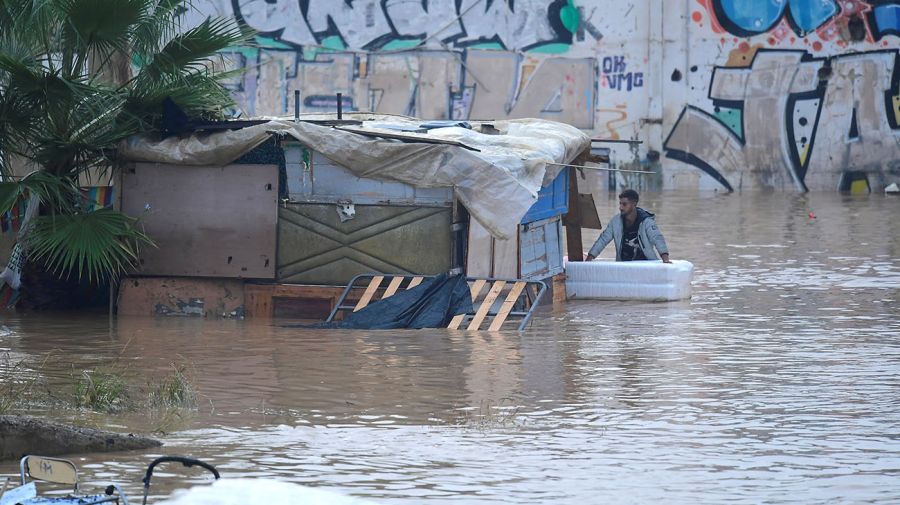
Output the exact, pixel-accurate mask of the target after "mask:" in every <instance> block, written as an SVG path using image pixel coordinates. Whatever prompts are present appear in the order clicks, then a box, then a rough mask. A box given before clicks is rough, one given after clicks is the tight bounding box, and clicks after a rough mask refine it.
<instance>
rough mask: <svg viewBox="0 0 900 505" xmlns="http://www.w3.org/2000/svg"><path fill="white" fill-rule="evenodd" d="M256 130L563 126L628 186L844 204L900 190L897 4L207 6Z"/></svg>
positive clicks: (458, 0) (270, 2) (832, 0)
mask: <svg viewBox="0 0 900 505" xmlns="http://www.w3.org/2000/svg"><path fill="white" fill-rule="evenodd" d="M195 3H196V5H197V6H198V7H199V9H200V10H199V12H191V13H188V14H186V18H185V25H186V28H187V27H189V26H191V25H194V24H196V23H197V22H199V21H200V20H201V19H203V18H205V17H206V16H209V15H214V16H228V17H234V18H236V19H238V20H240V21H241V22H243V23H246V24H247V25H249V26H251V27H253V28H255V29H256V30H258V31H259V32H260V33H261V34H262V35H261V36H260V37H259V39H258V41H259V47H257V48H236V49H235V50H234V51H232V52H229V53H227V54H225V55H224V56H225V63H226V65H227V66H229V67H231V68H244V69H246V70H247V71H246V73H245V74H243V76H241V77H239V78H235V79H233V80H232V81H231V82H229V86H231V88H232V89H233V90H234V94H235V96H236V98H237V100H238V102H239V103H240V105H241V107H242V109H243V110H244V112H245V114H247V115H281V114H291V113H292V112H293V103H292V100H293V91H294V90H300V91H301V93H302V96H303V99H302V102H303V103H302V107H301V109H302V110H303V111H304V112H315V111H323V110H325V111H331V110H334V107H335V104H336V101H335V99H334V94H335V93H336V92H341V93H343V94H344V101H345V108H351V109H356V110H365V111H378V112H390V113H399V114H410V115H417V116H420V117H423V118H460V119H465V118H471V119H479V118H507V117H509V118H514V117H527V116H532V117H534V116H536V117H543V118H548V119H555V120H559V121H564V122H567V123H571V124H573V125H576V126H578V127H579V128H582V129H584V130H586V131H588V132H590V133H592V134H593V135H594V136H596V137H603V138H611V139H623V138H624V139H635V138H636V139H641V140H643V141H644V143H643V144H641V145H640V147H635V148H632V149H629V148H627V147H616V148H615V152H614V159H615V163H616V165H617V166H621V167H623V168H634V167H639V166H640V167H645V168H649V169H659V168H660V166H661V168H662V170H661V172H662V175H661V176H657V177H647V176H637V177H634V176H632V177H631V178H628V179H625V178H624V177H623V178H621V179H620V180H619V181H618V185H620V186H621V185H629V186H636V187H639V188H650V189H655V188H665V189H672V188H700V189H717V190H728V189H734V190H753V189H768V188H774V189H779V190H788V191H802V190H805V189H810V190H825V191H835V190H837V189H838V188H839V187H840V186H841V185H842V184H843V185H844V186H845V187H849V186H850V185H851V184H850V183H852V182H853V181H856V182H857V184H855V185H853V187H854V188H859V187H865V186H866V184H865V183H862V186H860V181H863V180H865V181H868V185H869V186H870V187H871V188H872V189H874V190H878V189H881V188H882V187H883V186H885V185H887V184H889V183H890V182H894V181H897V180H900V129H898V123H900V90H898V81H900V68H898V64H897V61H898V47H900V36H898V35H900V1H893V0H892V1H885V0H869V1H865V2H864V1H858V0H455V1H452V0H440V1H438V0H430V1H429V0H354V1H352V2H351V1H339V0H242V1H239V0H232V1H229V0H199V1H197V2H195Z"/></svg>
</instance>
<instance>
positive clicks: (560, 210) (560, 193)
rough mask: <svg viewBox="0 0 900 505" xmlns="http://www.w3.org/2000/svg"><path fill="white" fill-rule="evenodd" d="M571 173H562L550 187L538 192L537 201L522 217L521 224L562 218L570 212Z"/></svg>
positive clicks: (563, 171) (566, 170)
mask: <svg viewBox="0 0 900 505" xmlns="http://www.w3.org/2000/svg"><path fill="white" fill-rule="evenodd" d="M569 172H570V170H569V169H568V168H567V169H565V170H562V171H560V172H559V175H557V176H556V179H553V182H552V183H550V185H549V186H544V187H543V188H541V190H540V191H538V199H537V201H536V202H534V205H532V206H531V208H530V209H528V213H527V214H525V216H523V217H522V220H521V221H520V222H521V223H523V224H524V223H531V222H534V221H539V220H541V219H547V218H549V217H553V216H561V215H563V214H565V213H566V212H568V211H569Z"/></svg>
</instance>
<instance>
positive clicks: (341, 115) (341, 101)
mask: <svg viewBox="0 0 900 505" xmlns="http://www.w3.org/2000/svg"><path fill="white" fill-rule="evenodd" d="M337 106H338V107H337V109H338V111H337V112H338V121H340V120H341V119H343V118H344V94H343V93H338V94H337Z"/></svg>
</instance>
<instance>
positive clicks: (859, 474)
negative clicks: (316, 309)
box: [0, 194, 900, 504]
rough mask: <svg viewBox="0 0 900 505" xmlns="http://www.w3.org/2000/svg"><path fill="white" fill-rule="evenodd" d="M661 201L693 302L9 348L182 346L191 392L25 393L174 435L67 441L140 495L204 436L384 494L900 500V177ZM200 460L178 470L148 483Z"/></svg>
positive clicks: (298, 471) (95, 357)
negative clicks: (166, 396) (162, 404)
mask: <svg viewBox="0 0 900 505" xmlns="http://www.w3.org/2000/svg"><path fill="white" fill-rule="evenodd" d="M645 200H647V201H646V202H642V206H644V207H645V208H647V209H649V210H651V211H652V212H656V213H657V214H658V221H659V223H660V226H661V228H662V230H663V232H664V233H665V234H666V237H667V239H668V241H669V244H670V248H671V249H672V255H673V258H681V259H688V260H690V261H692V262H693V263H694V265H695V276H694V297H693V299H692V300H690V301H687V302H678V303H636V302H632V303H625V302H595V301H581V302H570V303H568V304H565V305H559V306H556V307H552V308H547V309H544V310H542V311H541V313H540V314H539V315H538V316H537V317H536V318H535V321H534V324H533V325H532V327H531V328H530V329H529V330H528V331H526V332H524V333H521V334H519V333H515V332H511V333H499V334H489V333H466V332H450V331H446V330H428V331H382V332H366V331H312V330H298V329H287V328H280V327H279V326H278V325H277V324H261V323H258V322H252V321H212V320H208V321H205V320H199V319H164V318H127V319H126V318H121V319H117V320H115V321H113V322H112V323H110V322H109V320H108V319H107V318H105V317H102V316H96V317H95V316H72V315H49V314H36V313H32V314H14V313H5V314H3V315H2V316H0V318H2V325H3V326H2V327H0V329H2V332H0V352H8V353H9V356H10V358H11V359H13V360H24V361H25V362H26V363H28V364H29V365H28V367H26V368H25V369H23V370H22V373H25V374H37V375H40V376H41V378H42V379H43V380H46V381H48V382H49V383H50V384H51V385H52V384H67V383H70V382H71V376H72V373H73V370H75V371H77V370H80V369H82V368H85V367H92V366H95V365H96V364H97V363H98V362H102V361H104V360H120V361H121V362H124V363H127V366H128V368H129V370H130V371H131V372H132V373H133V377H132V379H131V380H133V381H138V382H140V381H147V380H150V378H152V377H158V376H163V375H165V374H166V373H168V372H169V371H171V365H172V363H173V362H182V363H189V364H190V369H191V374H192V377H193V381H194V385H195V388H196V390H197V392H198V394H199V401H198V407H197V409H195V410H192V411H188V412H177V413H172V412H163V411H161V412H155V411H151V412H138V413H130V414H120V415H100V414H92V413H88V412H74V413H73V412H72V411H68V410H59V409H54V408H50V409H39V410H34V411H32V413H34V414H38V415H46V416H49V417H51V418H55V419H60V420H65V421H74V422H77V423H82V424H89V425H93V426H100V427H106V428H110V429H114V430H119V431H135V432H143V433H149V432H154V431H155V432H157V433H159V434H160V436H161V437H162V438H163V439H164V440H165V442H166V445H165V446H164V447H163V448H162V449H161V450H160V449H157V450H153V451H147V452H136V453H120V454H113V455H91V454H89V455H76V456H75V459H76V461H77V462H78V464H79V465H80V468H81V469H82V471H83V472H84V474H85V477H86V480H87V481H88V482H93V483H105V482H107V481H109V480H115V481H119V482H122V483H123V484H124V485H125V489H126V492H127V493H128V494H130V495H131V496H132V497H133V499H137V498H138V497H139V496H140V482H139V479H140V477H141V475H142V472H143V470H144V469H145V467H146V465H147V463H148V462H149V461H150V460H151V459H152V458H153V457H154V456H156V455H159V454H188V455H192V456H195V457H199V458H202V459H206V460H208V461H210V462H212V463H213V464H215V465H216V466H217V467H218V468H219V469H220V470H221V471H222V473H223V476H224V478H233V477H238V476H240V477H271V478H276V479H282V480H287V481H291V482H295V483H301V484H306V485H311V486H319V487H324V488H328V489H332V490H336V491H339V492H343V493H347V494H352V495H356V496H360V497H366V498H370V499H372V500H375V501H377V502H381V503H435V502H443V501H451V502H455V503H484V502H503V503H653V502H660V501H667V502H670V503H723V502H726V501H727V502H731V503H816V504H819V503H863V502H865V503H898V502H900V310H898V293H900V236H898V225H897V221H896V220H897V217H898V216H900V212H898V211H900V198H890V197H886V196H883V195H872V196H865V197H849V196H841V195H831V194H828V195H819V194H816V195H805V196H797V195H781V194H769V195H749V194H748V195H716V194H706V195H695V194H663V195H650V194H648V195H645ZM614 211H615V200H614V199H612V198H611V199H609V200H606V201H604V202H603V210H602V212H603V213H604V214H606V213H612V212H614ZM810 212H812V213H813V214H814V215H815V216H816V217H815V218H814V219H813V218H810V217H809V214H810ZM602 217H603V221H604V222H606V219H607V217H608V216H602ZM593 236H596V234H594V235H593ZM589 245H590V244H589V243H587V241H586V244H585V246H586V247H589ZM610 254H611V249H610V251H607V252H606V253H604V256H609V255H610ZM48 356H49V358H48ZM60 387H62V386H60ZM60 394H62V393H60ZM16 471H17V470H16V467H15V464H14V463H12V462H6V463H3V464H0V473H2V474H5V475H11V474H13V473H15V472H16ZM203 481H205V477H204V476H202V475H201V474H199V473H193V472H189V474H188V475H184V473H183V472H182V471H181V470H180V469H178V468H170V469H169V470H168V471H164V472H163V473H160V474H157V476H156V477H154V483H153V495H154V496H156V497H160V496H164V495H166V494H167V493H169V492H170V491H171V490H172V489H174V488H179V487H185V486H188V485H190V484H192V483H197V482H203Z"/></svg>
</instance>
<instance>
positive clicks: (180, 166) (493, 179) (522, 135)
mask: <svg viewBox="0 0 900 505" xmlns="http://www.w3.org/2000/svg"><path fill="white" fill-rule="evenodd" d="M345 116H347V115H346V114H345ZM589 150H590V139H589V138H588V137H587V136H586V135H584V134H583V133H582V132H581V131H580V130H578V129H576V128H574V127H571V126H568V125H565V124H561V123H556V122H552V121H544V120H537V119H523V120H509V121H495V122H473V123H460V122H447V121H443V122H431V123H429V122H425V121H421V120H416V119H413V118H407V117H401V116H383V115H374V114H362V113H359V114H356V115H354V116H352V119H349V120H342V121H336V120H335V119H334V116H331V117H313V116H304V117H302V118H300V120H298V121H287V120H258V121H249V122H247V121H245V122H237V123H225V124H223V123H214V124H208V125H198V126H196V127H195V128H194V130H193V131H191V132H189V133H186V134H183V135H179V136H169V137H165V138H163V137H139V138H134V139H132V140H131V141H129V142H128V143H127V144H125V145H123V146H121V148H120V155H121V156H122V157H124V158H125V159H126V160H129V166H128V167H127V168H126V169H125V170H123V171H122V176H121V180H120V181H119V185H120V187H121V191H120V193H119V196H120V198H121V201H120V205H121V208H122V210H123V211H124V212H125V213H127V214H130V215H133V216H136V217H140V218H141V220H142V225H143V226H144V228H145V230H146V232H147V234H148V235H149V236H150V237H151V238H152V239H153V240H154V241H155V242H156V243H157V245H158V247H157V248H145V249H143V250H142V251H141V255H140V270H139V271H138V272H136V274H135V275H134V276H132V277H130V278H128V279H125V280H123V282H122V283H121V289H120V295H119V299H118V306H119V312H120V313H123V314H167V315H201V314H202V315H206V316H215V317H221V316H242V315H247V316H251V317H254V316H256V317H273V316H276V317H278V316H283V317H298V318H324V317H325V316H327V315H328V313H329V311H330V310H331V308H332V307H333V305H334V304H335V301H336V299H337V298H338V297H339V296H340V294H341V291H342V289H343V287H344V286H345V285H346V284H347V282H348V281H349V280H350V279H352V278H353V277H354V276H356V275H358V274H363V273H384V274H405V275H435V274H439V273H443V272H455V273H464V274H467V275H470V276H482V277H505V278H525V279H550V278H552V277H554V276H556V275H559V274H561V273H562V268H563V256H564V252H563V249H564V246H563V242H562V241H563V223H562V216H563V215H564V214H566V213H567V211H568V208H569V200H570V198H571V196H572V194H573V193H572V192H571V191H570V188H571V186H572V185H573V184H574V178H572V177H570V172H571V169H570V168H569V167H567V165H571V164H576V163H580V161H579V160H583V157H584V156H585V155H586V153H587V152H589ZM576 194H577V192H576ZM576 229H577V226H576ZM562 295H563V296H564V293H562Z"/></svg>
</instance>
